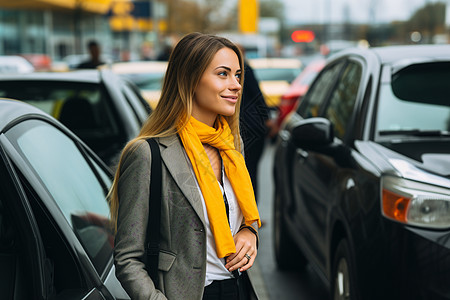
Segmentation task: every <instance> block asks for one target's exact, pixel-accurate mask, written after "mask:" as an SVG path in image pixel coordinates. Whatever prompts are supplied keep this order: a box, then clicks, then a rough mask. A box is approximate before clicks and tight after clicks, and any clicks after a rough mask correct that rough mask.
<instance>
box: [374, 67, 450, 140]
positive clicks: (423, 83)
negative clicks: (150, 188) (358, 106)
mask: <svg viewBox="0 0 450 300" xmlns="http://www.w3.org/2000/svg"><path fill="white" fill-rule="evenodd" d="M385 71H386V70H385ZM445 72H446V75H445V77H442V76H443V74H442V68H441V67H440V66H439V65H438V64H435V68H434V66H430V65H427V74H426V76H424V72H423V69H419V68H417V69H415V70H414V69H411V70H409V71H408V72H403V73H398V74H396V76H393V78H394V79H393V81H384V82H383V83H382V84H381V86H380V93H379V99H378V109H377V119H376V130H377V133H378V134H379V135H414V136H442V135H448V132H449V131H450V105H449V100H448V98H447V99H445V97H448V94H447V95H443V94H442V93H443V92H444V91H445V90H446V89H448V87H447V86H448V82H447V81H446V80H444V79H443V78H449V76H450V71H449V70H447V71H445ZM424 77H428V78H433V77H434V78H438V79H437V80H427V79H424ZM439 78H442V79H439ZM400 84H401V86H400ZM401 89H403V91H402V90H401ZM415 89H418V90H420V92H419V91H418V92H414V90H415ZM419 93H420V94H419Z"/></svg>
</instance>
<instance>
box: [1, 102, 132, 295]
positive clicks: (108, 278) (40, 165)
mask: <svg viewBox="0 0 450 300" xmlns="http://www.w3.org/2000/svg"><path fill="white" fill-rule="evenodd" d="M0 178H1V180H0V279H1V280H0V295H1V297H0V298H1V299H27V300H28V299H129V297H128V295H127V294H126V292H125V291H124V290H123V289H122V286H121V285H120V283H119V281H118V280H117V279H116V277H115V268H114V264H113V256H112V253H113V235H112V232H111V226H110V224H109V221H108V216H109V206H108V203H107V200H106V194H107V192H108V189H109V186H110V185H111V180H112V179H111V178H112V174H111V172H110V171H109V168H108V167H107V166H106V165H105V164H104V163H103V162H102V161H101V160H100V159H99V158H98V156H97V155H95V154H94V152H92V151H91V150H90V149H89V148H88V147H86V145H85V144H84V143H83V142H82V141H81V140H80V139H79V138H78V137H77V136H76V135H75V134H73V133H72V132H70V131H69V130H67V128H66V127H65V126H62V125H61V124H60V123H59V122H58V121H56V120H55V119H54V118H52V117H50V116H48V115H47V114H45V113H44V112H42V111H40V110H39V109H37V108H35V107H33V106H31V105H28V104H26V103H23V102H20V101H14V100H5V99H0Z"/></svg>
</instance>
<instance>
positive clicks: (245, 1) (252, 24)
mask: <svg viewBox="0 0 450 300" xmlns="http://www.w3.org/2000/svg"><path fill="white" fill-rule="evenodd" d="M238 13H239V31H240V32H241V33H257V32H258V20H259V1H258V0H239V12H238Z"/></svg>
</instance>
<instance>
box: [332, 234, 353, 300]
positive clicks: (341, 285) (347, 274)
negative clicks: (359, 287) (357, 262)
mask: <svg viewBox="0 0 450 300" xmlns="http://www.w3.org/2000/svg"><path fill="white" fill-rule="evenodd" d="M352 266H353V265H352V260H351V258H350V252H349V247H348V243H347V241H346V240H345V239H343V240H341V241H340V242H339V244H338V246H337V248H336V252H335V254H334V260H333V277H332V280H333V282H332V287H333V290H332V293H333V294H332V296H333V297H332V298H333V300H354V299H356V295H355V292H354V291H355V287H354V286H355V282H354V278H355V277H354V274H353V271H352Z"/></svg>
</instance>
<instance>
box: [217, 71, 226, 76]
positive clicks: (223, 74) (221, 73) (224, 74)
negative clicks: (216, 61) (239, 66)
mask: <svg viewBox="0 0 450 300" xmlns="http://www.w3.org/2000/svg"><path fill="white" fill-rule="evenodd" d="M219 75H220V76H227V72H225V71H222V72H220V73H219Z"/></svg>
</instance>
